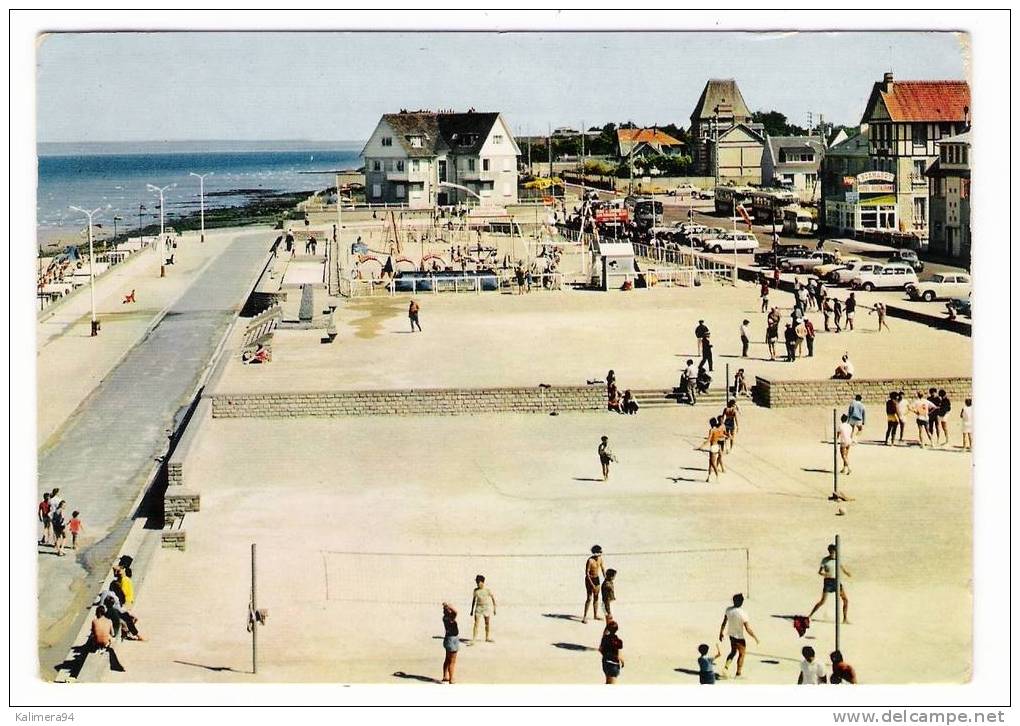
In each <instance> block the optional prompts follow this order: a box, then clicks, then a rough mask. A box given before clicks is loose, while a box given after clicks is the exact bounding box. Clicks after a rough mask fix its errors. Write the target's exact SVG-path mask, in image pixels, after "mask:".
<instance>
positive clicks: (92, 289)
mask: <svg viewBox="0 0 1020 726" xmlns="http://www.w3.org/2000/svg"><path fill="white" fill-rule="evenodd" d="M71 209H73V210H74V211H76V212H81V213H82V214H84V215H85V216H86V217H88V218H89V295H90V296H91V299H92V331H91V333H90V334H89V335H90V337H92V338H94V337H96V336H97V335H99V321H98V320H96V274H95V268H94V267H93V258H94V255H93V254H92V216H93V215H94V214H96V213H97V212H98V211H99V210H100V209H101V208H99V209H93V210H92V211H91V212H90V211H88V210H86V209H82V208H81V207H75V206H72V207H71Z"/></svg>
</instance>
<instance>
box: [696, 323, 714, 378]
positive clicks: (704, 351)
mask: <svg viewBox="0 0 1020 726" xmlns="http://www.w3.org/2000/svg"><path fill="white" fill-rule="evenodd" d="M706 365H707V366H708V370H709V372H714V371H715V369H714V368H713V367H712V335H711V333H709V332H707V331H706V332H705V335H704V337H703V338H702V339H701V363H699V364H698V367H699V368H704V367H705V366H706Z"/></svg>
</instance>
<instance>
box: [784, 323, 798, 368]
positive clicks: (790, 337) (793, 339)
mask: <svg viewBox="0 0 1020 726" xmlns="http://www.w3.org/2000/svg"><path fill="white" fill-rule="evenodd" d="M783 341H784V342H785V343H786V362H787V363H793V361H794V360H796V358H797V331H796V330H794V327H793V323H787V324H786V329H785V330H784V331H783Z"/></svg>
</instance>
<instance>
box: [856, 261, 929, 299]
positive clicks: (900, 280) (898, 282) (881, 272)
mask: <svg viewBox="0 0 1020 726" xmlns="http://www.w3.org/2000/svg"><path fill="white" fill-rule="evenodd" d="M910 284H914V285H916V284H917V273H915V272H914V271H913V269H911V267H910V265H908V264H906V263H904V262H891V263H889V264H888V265H882V266H881V267H880V268H879V269H878V270H874V271H872V272H861V273H860V274H859V275H856V276H855V277H854V278H853V280H851V282H850V286H851V287H853V288H854V289H856V290H864V291H866V292H870V291H871V290H905V289H906V287H907V285H910Z"/></svg>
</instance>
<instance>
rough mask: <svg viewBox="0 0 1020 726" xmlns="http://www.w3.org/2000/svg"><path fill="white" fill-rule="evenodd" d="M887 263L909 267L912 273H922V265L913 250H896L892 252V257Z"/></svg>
mask: <svg viewBox="0 0 1020 726" xmlns="http://www.w3.org/2000/svg"><path fill="white" fill-rule="evenodd" d="M889 261H890V262H902V263H903V264H905V265H910V266H911V267H912V268H913V269H914V272H924V263H923V262H921V260H919V259H918V257H917V253H916V252H914V250H896V251H895V252H893V254H892V257H890V258H889Z"/></svg>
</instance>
